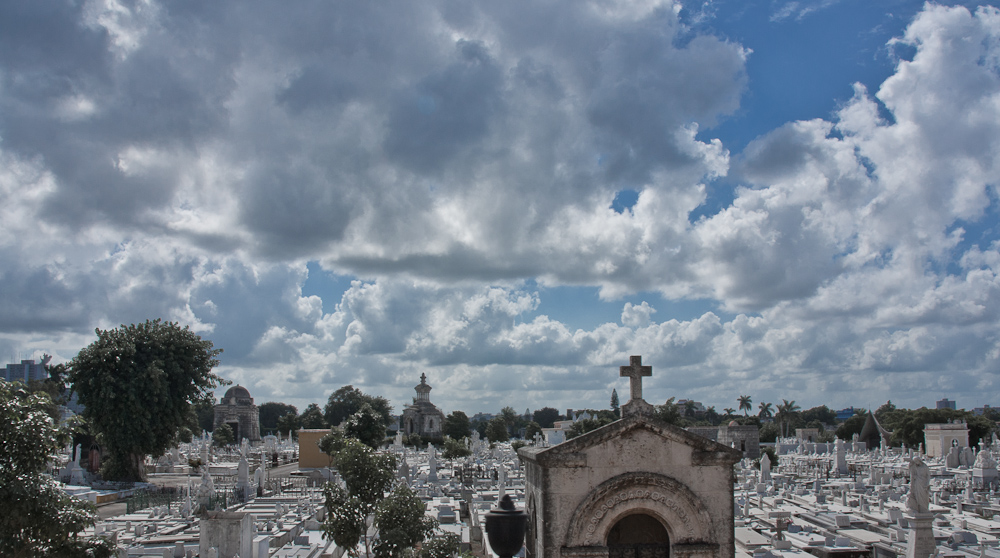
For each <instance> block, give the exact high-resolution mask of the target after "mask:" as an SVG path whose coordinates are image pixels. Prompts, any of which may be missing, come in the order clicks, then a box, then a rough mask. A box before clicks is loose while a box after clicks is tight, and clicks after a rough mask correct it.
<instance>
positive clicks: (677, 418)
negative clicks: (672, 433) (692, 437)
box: [656, 397, 684, 426]
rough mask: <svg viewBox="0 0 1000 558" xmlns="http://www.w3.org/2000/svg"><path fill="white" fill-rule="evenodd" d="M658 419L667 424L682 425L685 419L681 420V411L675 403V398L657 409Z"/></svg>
mask: <svg viewBox="0 0 1000 558" xmlns="http://www.w3.org/2000/svg"><path fill="white" fill-rule="evenodd" d="M656 418H657V419H659V420H661V421H663V422H665V423H667V424H675V425H678V426H679V425H680V424H681V423H682V422H683V421H684V419H682V418H681V412H680V409H678V408H677V405H676V404H675V403H674V398H673V397H671V398H670V399H667V400H666V402H664V403H663V405H659V406H657V407H656Z"/></svg>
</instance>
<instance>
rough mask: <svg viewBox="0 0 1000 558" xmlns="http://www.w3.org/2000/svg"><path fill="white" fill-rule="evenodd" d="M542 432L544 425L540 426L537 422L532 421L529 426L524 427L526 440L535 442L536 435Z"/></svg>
mask: <svg viewBox="0 0 1000 558" xmlns="http://www.w3.org/2000/svg"><path fill="white" fill-rule="evenodd" d="M541 432H542V425H540V424H538V423H537V422H535V421H531V422H529V423H528V425H527V426H525V427H524V438H525V439H526V440H533V439H534V438H535V434H541Z"/></svg>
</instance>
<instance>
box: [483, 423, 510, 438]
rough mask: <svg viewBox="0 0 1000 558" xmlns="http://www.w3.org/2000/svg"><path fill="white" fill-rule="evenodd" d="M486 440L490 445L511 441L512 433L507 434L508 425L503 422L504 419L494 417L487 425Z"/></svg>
mask: <svg viewBox="0 0 1000 558" xmlns="http://www.w3.org/2000/svg"><path fill="white" fill-rule="evenodd" d="M486 439H487V440H489V441H490V443H494V444H495V443H496V442H506V441H507V440H509V439H510V433H508V432H507V423H506V422H505V421H504V420H503V417H493V418H492V419H490V422H489V423H488V424H487V425H486Z"/></svg>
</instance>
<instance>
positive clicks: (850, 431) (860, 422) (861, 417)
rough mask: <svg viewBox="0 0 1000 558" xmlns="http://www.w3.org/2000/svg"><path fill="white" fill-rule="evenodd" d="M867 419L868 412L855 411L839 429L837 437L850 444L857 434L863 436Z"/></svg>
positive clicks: (862, 410)
mask: <svg viewBox="0 0 1000 558" xmlns="http://www.w3.org/2000/svg"><path fill="white" fill-rule="evenodd" d="M867 418H868V411H866V410H864V409H855V410H854V414H853V415H852V416H850V417H848V418H847V420H845V421H844V422H843V423H842V424H841V425H840V426H839V427H837V437H838V438H840V439H841V440H846V441H848V442H849V441H851V440H853V439H854V435H855V434H861V429H862V428H864V427H865V420H866V419H867Z"/></svg>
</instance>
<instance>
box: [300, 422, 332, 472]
mask: <svg viewBox="0 0 1000 558" xmlns="http://www.w3.org/2000/svg"><path fill="white" fill-rule="evenodd" d="M329 433H330V429H329V428H317V429H310V430H299V469H319V468H321V467H329V466H330V462H331V461H332V459H331V458H330V456H329V455H327V454H325V453H323V452H322V451H320V449H319V445H317V444H318V443H319V441H320V439H322V438H323V436H326V435H327V434H329Z"/></svg>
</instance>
